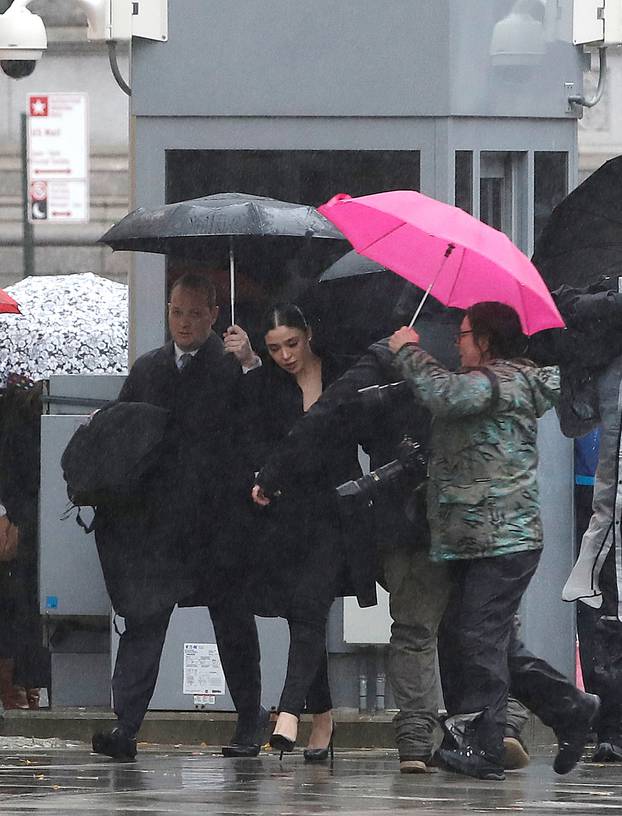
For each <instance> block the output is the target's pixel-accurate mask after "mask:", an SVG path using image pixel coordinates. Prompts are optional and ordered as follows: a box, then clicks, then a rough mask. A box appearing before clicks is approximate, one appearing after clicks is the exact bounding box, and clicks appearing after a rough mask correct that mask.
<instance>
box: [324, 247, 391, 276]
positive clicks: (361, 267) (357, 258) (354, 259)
mask: <svg viewBox="0 0 622 816" xmlns="http://www.w3.org/2000/svg"><path fill="white" fill-rule="evenodd" d="M384 271H386V267H384V266H382V265H381V264H379V263H376V261H372V260H371V258H366V257H365V256H364V255H359V254H358V252H355V250H352V251H351V252H346V254H345V255H343V256H342V257H341V258H339V259H338V260H336V261H335V263H333V264H331V265H330V266H329V267H328V269H325V270H324V271H323V272H322V274H321V275H320V278H319V280H320V282H321V283H323V282H324V281H332V280H340V279H341V278H353V277H355V276H357V275H370V274H372V273H374V272H384Z"/></svg>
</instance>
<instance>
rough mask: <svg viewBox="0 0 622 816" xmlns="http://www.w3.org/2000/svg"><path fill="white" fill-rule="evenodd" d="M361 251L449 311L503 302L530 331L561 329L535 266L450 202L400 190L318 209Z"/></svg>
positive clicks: (500, 236)
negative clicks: (478, 303) (474, 305)
mask: <svg viewBox="0 0 622 816" xmlns="http://www.w3.org/2000/svg"><path fill="white" fill-rule="evenodd" d="M319 210H320V212H321V213H322V214H323V215H325V216H326V217H327V218H329V219H330V220H331V221H332V222H333V223H334V224H335V225H336V226H337V227H338V228H339V229H340V230H341V231H342V232H343V234H344V235H345V236H346V237H347V238H348V240H349V241H350V243H351V244H352V245H353V247H354V249H355V250H356V251H357V252H360V253H361V254H363V255H366V256H367V257H369V258H371V259H372V260H374V261H376V262H377V263H379V264H382V265H384V266H386V267H388V268H389V269H391V270H393V272H396V273H397V274H398V275H401V276H402V277H403V278H406V280H409V281H410V282H411V283H414V284H415V285H417V286H420V287H421V288H424V289H426V290H427V291H428V292H429V291H431V292H432V294H433V295H434V297H435V298H436V299H437V300H440V301H441V303H444V304H445V305H446V306H455V307H458V308H461V309H466V308H468V307H469V306H472V305H473V304H474V303H477V302H479V301H482V300H497V301H500V302H501V303H506V304H507V305H508V306H512V307H513V308H514V309H515V310H516V312H517V313H518V315H519V317H520V321H521V325H522V327H523V331H524V332H525V334H534V333H535V332H538V331H541V330H542V329H550V328H555V327H562V326H563V325H564V321H563V320H562V318H561V316H560V314H559V312H558V310H557V307H556V306H555V304H554V302H553V299H552V298H551V295H550V293H549V291H548V289H547V288H546V285H545V284H544V281H543V280H542V278H541V277H540V275H539V274H538V271H537V269H536V268H535V267H534V266H533V264H532V263H531V262H530V261H529V259H528V258H526V257H525V255H523V253H522V252H521V251H520V250H519V249H517V247H516V246H514V244H513V243H512V242H511V241H510V240H509V238H508V237H507V236H506V235H504V234H503V233H502V232H499V231H498V230H495V229H493V228H492V227H489V226H488V225H487V224H484V223H483V222H482V221H478V220H477V219H476V218H473V217H472V216H471V215H469V214H468V213H466V212H464V211H463V210H460V209H459V208H457V207H452V206H450V205H449V204H444V203H442V202H440V201H436V200H435V199H433V198H429V197H428V196H425V195H422V194H421V193H417V192H414V191H413V190H394V191H391V192H386V193H377V194H375V195H369V196H361V197H360V198H350V196H347V195H343V194H342V195H337V196H335V197H334V198H332V199H331V200H330V201H329V202H327V203H326V204H324V205H322V206H321V207H320V208H319Z"/></svg>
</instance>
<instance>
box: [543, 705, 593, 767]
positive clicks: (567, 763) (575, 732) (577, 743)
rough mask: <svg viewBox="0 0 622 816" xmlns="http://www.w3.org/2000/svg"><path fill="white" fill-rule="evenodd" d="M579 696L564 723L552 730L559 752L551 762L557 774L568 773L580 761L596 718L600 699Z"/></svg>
mask: <svg viewBox="0 0 622 816" xmlns="http://www.w3.org/2000/svg"><path fill="white" fill-rule="evenodd" d="M580 694H581V697H580V698H579V700H578V701H577V702H576V703H575V704H574V705H573V706H571V707H570V710H569V711H568V714H567V720H566V722H565V723H564V724H563V725H562V726H561V727H558V728H555V729H554V731H555V736H556V737H557V741H558V743H559V750H558V752H557V756H556V757H555V760H554V761H553V770H554V771H555V773H558V774H567V773H570V771H571V770H572V769H573V768H574V766H575V765H576V764H577V762H578V761H579V760H580V759H581V756H582V754H583V751H584V749H585V744H586V743H587V742H588V740H589V739H590V737H591V735H592V726H593V724H594V723H595V722H596V718H597V717H598V711H599V708H600V698H599V697H597V696H596V695H595V694H586V693H584V692H580Z"/></svg>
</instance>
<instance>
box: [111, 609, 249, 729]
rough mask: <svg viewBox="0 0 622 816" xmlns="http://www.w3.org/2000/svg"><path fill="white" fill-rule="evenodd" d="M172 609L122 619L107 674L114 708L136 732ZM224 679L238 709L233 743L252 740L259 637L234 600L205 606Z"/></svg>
mask: <svg viewBox="0 0 622 816" xmlns="http://www.w3.org/2000/svg"><path fill="white" fill-rule="evenodd" d="M172 611H173V607H168V608H166V609H163V610H162V611H161V612H159V613H158V614H156V615H152V616H150V617H148V618H144V619H140V618H134V617H128V618H126V619H125V631H124V632H123V634H122V635H121V637H120V640H119V650H118V652H117V659H116V663H115V667H114V672H113V675H112V693H113V700H114V712H115V714H116V715H117V717H118V719H119V723H120V724H122V725H123V727H124V728H126V729H127V730H128V731H129V732H130V733H131V734H136V733H137V732H138V729H139V728H140V726H141V723H142V721H143V719H144V716H145V713H146V711H147V708H148V706H149V701H150V700H151V697H152V696H153V690H154V688H155V684H156V681H157V679H158V670H159V668H160V657H161V655H162V648H163V646H164V640H165V638H166V630H167V629H168V624H169V620H170V617H171V613H172ZM209 613H210V616H211V618H212V623H213V625H214V632H215V634H216V644H217V646H218V652H219V654H220V659H221V662H222V667H223V670H224V674H225V679H226V681H227V685H228V687H229V691H230V693H231V697H232V699H233V703H234V705H235V707H236V710H237V712H238V727H237V730H236V735H237V739H238V740H239V741H247V742H248V743H252V742H253V741H254V735H255V729H256V724H257V715H258V712H259V705H260V699H261V673H260V665H259V640H258V637H257V626H256V624H255V617H254V615H253V614H252V613H250V612H248V611H246V610H244V609H240V606H239V604H236V603H235V602H231V603H230V604H229V603H224V604H219V605H218V606H210V607H209Z"/></svg>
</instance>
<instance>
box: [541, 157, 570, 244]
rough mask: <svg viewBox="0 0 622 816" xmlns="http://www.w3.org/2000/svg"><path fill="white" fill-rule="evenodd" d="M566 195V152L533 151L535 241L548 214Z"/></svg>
mask: <svg viewBox="0 0 622 816" xmlns="http://www.w3.org/2000/svg"><path fill="white" fill-rule="evenodd" d="M567 195H568V154H567V153H562V152H548V151H547V152H544V151H538V152H537V153H534V225H533V226H534V240H535V241H537V240H538V238H539V237H540V233H541V232H542V229H543V228H544V225H545V224H546V222H547V220H548V218H549V216H550V214H551V213H552V212H553V210H554V209H555V207H556V206H557V205H558V204H559V202H560V201H562V200H563V199H564V198H565V197H566V196H567Z"/></svg>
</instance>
